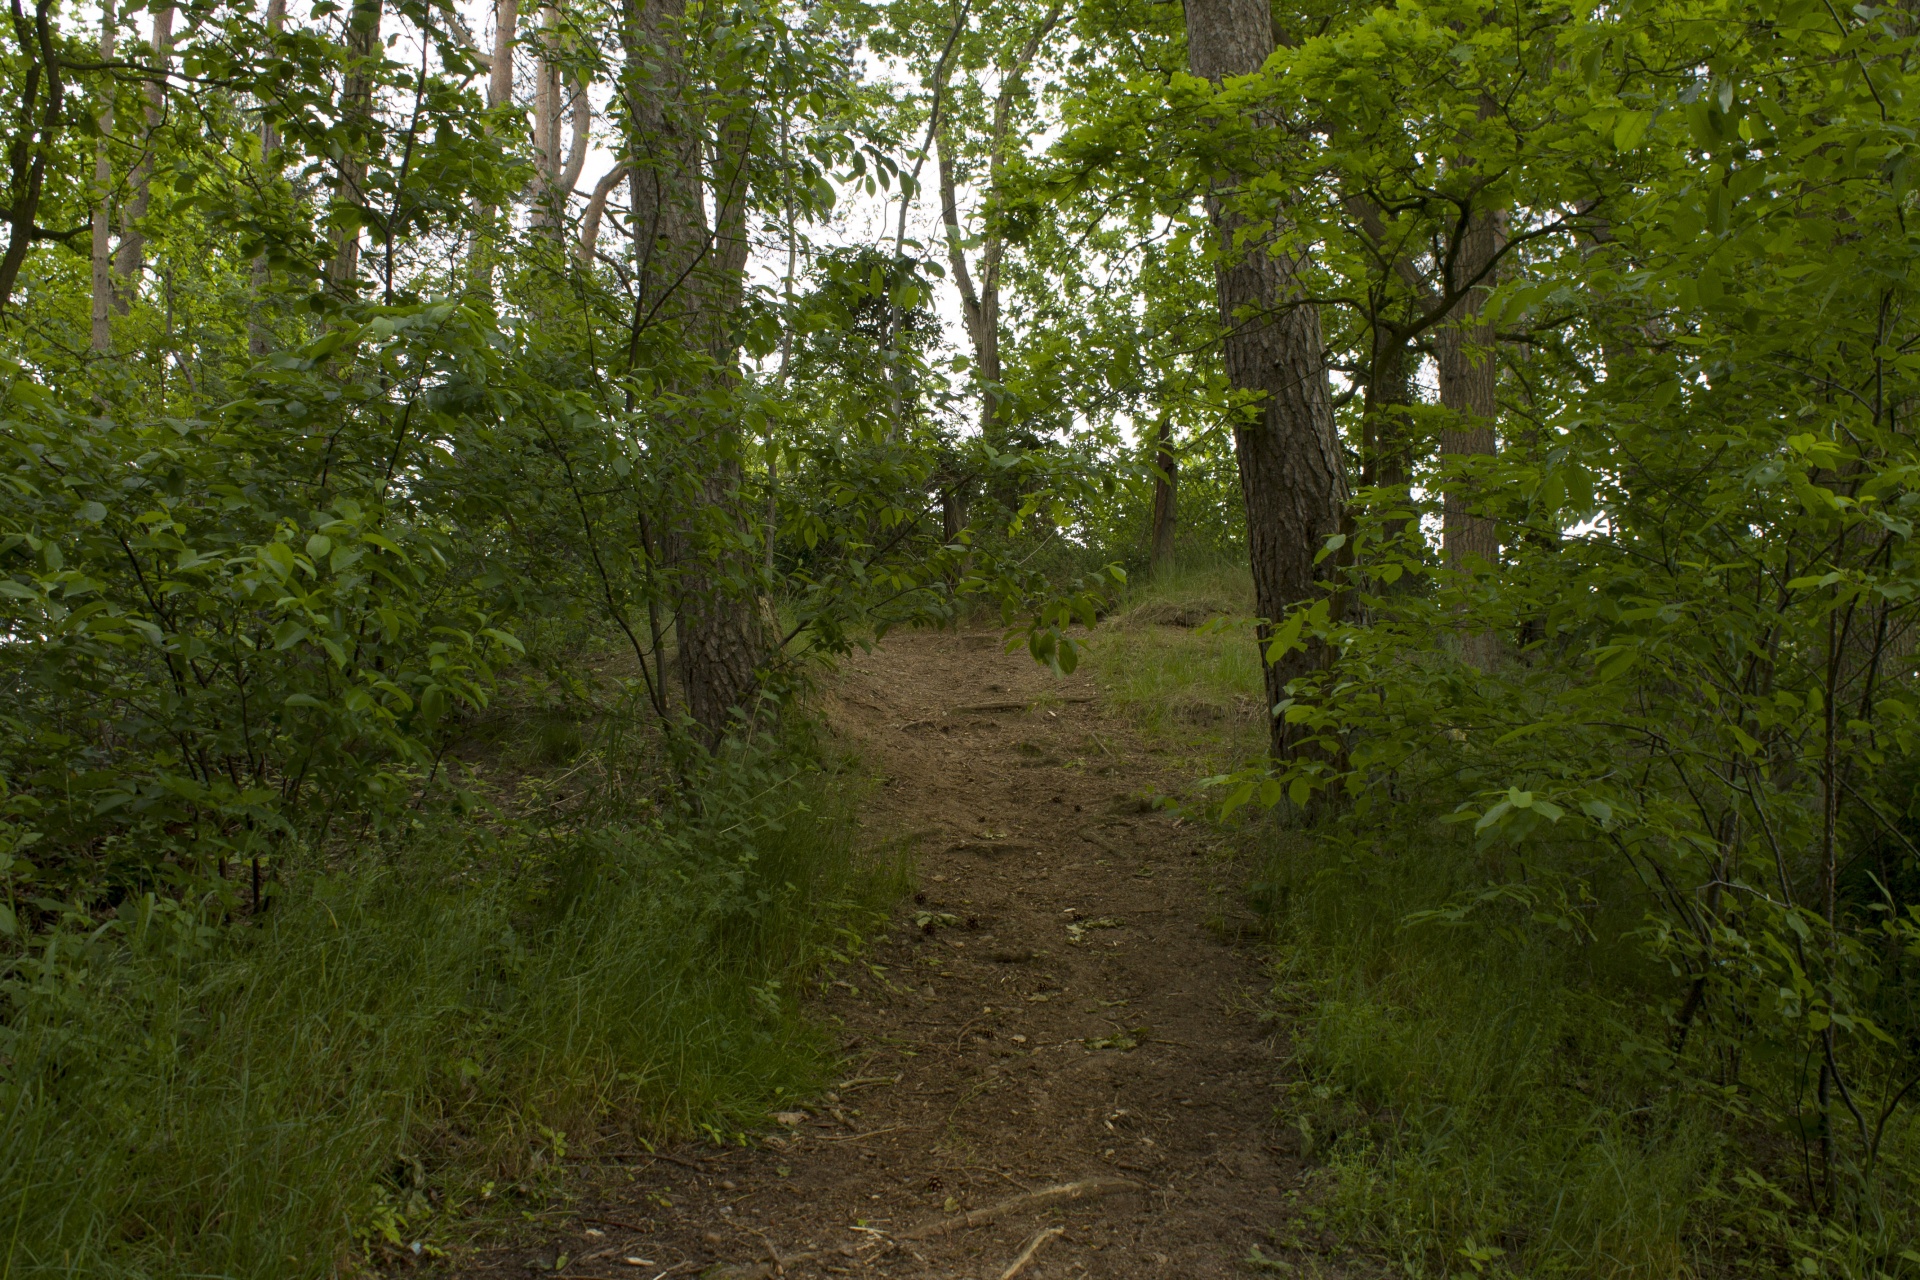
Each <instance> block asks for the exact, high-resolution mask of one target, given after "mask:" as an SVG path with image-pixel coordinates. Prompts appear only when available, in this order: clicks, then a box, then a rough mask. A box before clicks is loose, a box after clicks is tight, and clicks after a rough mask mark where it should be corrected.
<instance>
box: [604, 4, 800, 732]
mask: <svg viewBox="0 0 1920 1280" xmlns="http://www.w3.org/2000/svg"><path fill="white" fill-rule="evenodd" d="M629 6H630V7H629V10H628V20H627V21H626V22H625V23H624V24H623V39H624V40H625V41H626V42H627V68H626V74H625V80H626V84H625V86H624V90H625V92H626V94H627V98H628V116H629V119H630V121H631V124H632V128H633V130H634V136H633V137H632V138H631V139H630V142H629V148H628V150H629V160H628V165H629V174H628V189H629V192H630V194H631V197H632V200H633V214H632V219H631V221H632V225H633V232H634V236H635V241H636V244H635V250H636V256H637V257H638V258H639V264H638V265H639V278H640V279H639V291H638V294H637V296H636V298H635V303H634V314H635V320H634V327H633V333H632V335H631V338H630V346H629V361H630V363H631V362H633V361H635V360H636V359H637V356H638V353H639V350H640V345H641V342H642V338H643V334H642V326H643V323H649V322H648V321H646V320H645V318H646V317H653V318H654V319H653V320H652V321H651V322H650V323H653V324H663V325H665V326H667V333H668V335H670V336H669V338H668V339H667V340H668V341H669V342H672V341H673V340H674V339H677V340H678V342H677V345H679V346H681V347H683V348H690V349H692V350H695V351H699V352H701V353H702V354H703V355H705V356H706V357H707V358H708V359H709V361H710V367H711V370H712V372H710V373H708V374H704V375H691V376H696V377H703V378H710V379H712V380H714V381H717V382H719V383H721V384H722V385H731V384H732V383H733V382H734V381H735V380H736V379H737V376H738V375H737V372H736V371H735V364H736V360H737V356H736V353H735V351H734V350H733V345H732V337H731V333H730V320H731V318H732V315H733V313H734V312H735V311H736V310H737V309H738V307H739V306H740V301H741V294H742V289H743V286H744V274H745V269H746V258H747V238H746V182H747V176H748V175H747V162H748V158H749V155H750V153H751V150H752V145H753V136H752V128H751V115H750V112H749V110H748V104H747V103H745V102H744V101H728V102H720V103H718V104H716V105H717V109H718V110H719V111H720V112H721V113H722V114H721V116H720V119H719V127H718V128H717V129H716V130H715V137H716V139H717V142H716V145H715V147H714V152H715V162H714V165H713V172H712V173H711V175H709V174H708V173H707V171H706V166H705V164H704V163H703V160H704V154H703V153H704V151H705V136H704V130H703V129H702V128H701V124H702V122H701V121H698V120H693V119H689V118H688V117H687V114H686V111H685V109H684V106H683V104H684V102H685V100H686V97H687V95H686V94H685V92H684V86H685V77H686V71H685V59H684V56H683V46H682V41H683V40H684V38H685V36H684V32H683V30H682V21H683V8H682V4H681V0H629ZM709 179H710V180H709ZM709 199H710V200H711V202H712V205H713V208H714V210H715V221H714V224H713V225H712V226H711V227H709V225H708V223H707V213H706V209H707V203H708V200H709ZM686 390H688V391H690V392H692V391H697V390H698V388H697V387H692V386H689V387H687V388H686ZM688 400H689V401H690V402H691V401H695V400H697V396H693V395H689V396H688ZM690 412H693V413H699V412H700V410H698V409H693V410H690ZM675 425H676V426H677V428H678V429H679V430H680V431H681V433H682V436H683V439H682V440H681V441H679V442H678V448H679V456H680V457H681V458H683V459H684V463H683V465H684V466H685V467H686V469H687V470H686V474H684V475H681V476H678V477H670V480H677V481H678V482H679V483H678V484H675V485H673V486H672V491H673V492H674V493H675V494H676V501H675V505H676V506H677V507H678V508H679V509H678V510H676V511H675V512H674V513H673V519H672V522H671V531H670V533H669V536H668V537H667V539H666V542H667V547H666V550H665V554H666V558H667V560H668V561H669V563H670V564H671V566H672V568H673V570H674V585H673V603H674V608H675V635H676V638H677V640H678V642H679V668H680V681H681V686H682V688H683V689H684V690H685V693H686V699H687V711H688V714H689V715H691V716H692V717H693V720H694V722H695V723H696V724H697V725H698V726H699V728H700V731H701V733H702V736H703V737H704V738H705V740H706V742H707V745H708V746H709V747H712V746H715V745H717V744H718V743H719V741H720V740H721V739H722V737H724V736H725V735H726V734H727V732H728V731H729V730H730V729H731V728H732V727H733V726H734V725H735V724H736V723H737V720H736V714H735V713H736V712H742V713H750V712H751V710H752V704H753V702H754V700H755V697H756V694H757V692H758V688H759V675H758V668H759V666H760V664H761V662H762V661H763V660H764V659H765V657H766V654H767V650H768V647H769V638H768V636H767V635H766V629H765V626H764V624H763V615H762V612H761V610H760V608H759V600H758V592H757V590H756V581H755V580H756V574H757V565H756V564H755V557H754V556H753V555H752V553H751V551H750V550H749V549H750V548H752V547H753V546H754V545H755V539H754V538H753V536H752V533H751V530H750V524H751V520H750V517H749V513H748V511H747V510H746V506H745V500H744V495H743V492H742V488H743V486H742V477H743V467H742V458H741V449H742V442H741V436H740V431H739V427H738V424H737V422H736V421H735V419H734V418H733V417H732V416H731V415H728V414H721V415H718V416H716V417H704V416H703V417H702V418H701V419H700V420H698V421H683V422H680V423H677V424H675Z"/></svg>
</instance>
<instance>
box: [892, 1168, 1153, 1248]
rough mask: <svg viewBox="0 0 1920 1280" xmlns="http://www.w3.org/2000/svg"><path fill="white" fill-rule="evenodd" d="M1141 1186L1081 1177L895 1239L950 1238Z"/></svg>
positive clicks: (926, 1225) (936, 1221)
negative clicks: (1007, 1219) (1019, 1216)
mask: <svg viewBox="0 0 1920 1280" xmlns="http://www.w3.org/2000/svg"><path fill="white" fill-rule="evenodd" d="M1142 1185H1143V1184H1141V1183H1139V1182H1136V1181H1134V1180H1133V1179H1132V1178H1083V1179H1081V1180H1080V1181H1078V1182H1063V1183H1060V1184H1058V1185H1056V1186H1051V1187H1042V1188H1040V1190H1038V1191H1029V1192H1027V1193H1026V1194H1025V1195H1019V1196H1013V1197H1011V1198H1009V1199H1006V1200H1002V1201H1000V1202H999V1203H998V1204H990V1205H988V1206H987V1207H986V1208H984V1209H975V1210H973V1211H972V1212H970V1213H963V1214H961V1215H959V1216H958V1217H953V1218H936V1219H934V1220H933V1221H932V1222H926V1223H922V1224H921V1225H920V1226H917V1227H915V1228H913V1230H911V1231H907V1232H903V1233H902V1234H901V1236H900V1237H899V1238H900V1239H902V1240H931V1239H933V1238H934V1237H935V1236H944V1235H950V1234H952V1233H953V1232H955V1231H963V1230H966V1229H967V1228H969V1227H984V1226H986V1225H988V1224H989V1223H992V1222H997V1221H998V1220H999V1219H1001V1218H1004V1217H1006V1216H1007V1215H1008V1214H1010V1213H1024V1212H1027V1211H1029V1210H1032V1209H1045V1208H1047V1207H1049V1206H1051V1205H1056V1204H1064V1203H1067V1202H1070V1201H1075V1200H1097V1199H1099V1198H1100V1197H1102V1196H1110V1195H1116V1194H1118V1193H1120V1192H1124V1191H1139V1190H1141V1189H1142Z"/></svg>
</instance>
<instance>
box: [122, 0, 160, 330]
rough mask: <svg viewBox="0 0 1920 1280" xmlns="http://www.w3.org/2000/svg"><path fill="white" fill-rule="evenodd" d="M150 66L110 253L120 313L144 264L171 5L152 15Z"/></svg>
mask: <svg viewBox="0 0 1920 1280" xmlns="http://www.w3.org/2000/svg"><path fill="white" fill-rule="evenodd" d="M151 48H152V52H153V69H154V74H155V76H156V79H154V80H149V81H148V82H147V123H146V128H144V129H143V130H141V133H140V159H139V160H138V161H136V162H135V163H134V166H133V172H132V173H131V174H130V175H129V180H128V184H127V185H128V186H129V187H130V188H131V190H130V191H129V192H128V195H127V203H126V205H125V207H123V208H122V209H121V210H120V248H119V250H118V251H117V252H116V253H115V254H114V261H113V269H114V274H115V275H116V276H118V277H119V287H118V288H117V290H116V292H115V298H114V305H115V307H116V308H117V309H118V310H119V312H120V314H121V315H125V314H127V311H128V310H129V309H130V308H131V307H132V305H133V299H132V296H131V295H132V294H133V293H134V292H137V291H138V290H139V288H140V273H141V272H142V271H144V270H145V269H146V265H147V236H146V232H145V231H144V230H142V229H141V226H140V224H141V223H142V222H144V221H145V220H146V217H147V204H148V202H149V201H150V199H151V197H152V187H153V133H154V130H156V129H158V128H159V127H160V122H161V120H163V119H165V117H166V103H167V97H166V87H165V80H164V78H163V77H165V75H166V74H167V71H168V69H169V68H170V67H171V66H172V63H173V6H172V5H168V6H167V7H166V8H164V9H161V10H160V11H159V12H157V13H155V14H154V15H153V43H152V45H151Z"/></svg>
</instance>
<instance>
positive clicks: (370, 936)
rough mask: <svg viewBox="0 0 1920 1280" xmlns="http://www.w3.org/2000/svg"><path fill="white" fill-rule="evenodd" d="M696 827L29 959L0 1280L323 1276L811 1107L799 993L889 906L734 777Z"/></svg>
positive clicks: (482, 852) (363, 859)
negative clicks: (516, 1201)
mask: <svg viewBox="0 0 1920 1280" xmlns="http://www.w3.org/2000/svg"><path fill="white" fill-rule="evenodd" d="M699 798H700V804H699V806H698V809H697V811H696V810H695V809H694V808H693V807H691V806H683V807H681V808H679V809H677V810H676V809H673V808H672V807H669V809H668V810H667V811H666V812H664V813H650V812H648V811H646V810H644V809H640V808H635V807H631V806H612V807H613V808H625V812H613V811H609V806H606V805H599V806H596V807H593V808H590V809H588V810H585V811H581V812H577V813H575V814H572V815H570V816H569V821H568V823H567V824H566V825H565V826H555V827H549V828H545V829H543V828H541V827H540V826H536V825H534V824H533V823H530V822H523V823H515V824H509V825H505V826H502V827H496V828H493V829H486V828H481V827H478V826H476V825H475V824H473V823H472V822H471V821H461V820H458V819H457V818H455V817H453V816H451V815H450V816H448V817H446V818H434V819H426V820H423V821H422V823H421V824H420V825H419V826H418V828H417V829H416V830H415V831H413V832H412V834H411V835H410V836H409V837H408V838H406V839H405V840H402V841H396V842H392V843H390V844H388V845H386V846H383V847H381V848H378V849H368V850H365V851H363V852H362V853H361V854H359V855H357V856H355V857H353V858H351V859H348V860H347V861H345V862H344V863H342V864H340V865H337V866H335V867H332V868H330V869H329V870H328V871H327V872H325V873H324V874H322V873H316V874H312V875H309V876H307V877H304V878H302V879H300V880H299V881H298V882H297V883H295V884H294V885H293V886H291V887H290V889H289V890H288V891H287V892H285V893H283V894H281V895H280V896H279V897H278V898H277V899H275V900H274V901H273V903H272V906H271V908H270V909H269V910H268V911H266V912H264V913H263V914H262V915H260V916H258V917H257V918H255V920H254V921H253V922H252V923H250V924H241V925H235V924H232V923H226V924H221V925H219V927H215V921H214V920H213V919H212V914H211V913H212V910H213V908H212V907H209V908H208V909H206V910H202V909H199V908H197V907H195V906H194V905H192V904H185V905H183V904H179V903H174V902H169V901H167V900H166V899H164V898H156V897H154V896H151V895H146V896H142V897H140V898H138V899H130V900H128V901H125V902H122V903H121V904H120V905H119V908H118V911H117V913H116V914H115V915H114V916H113V917H112V918H111V919H109V920H107V921H106V922H105V923H104V924H102V923H97V922H89V921H84V920H82V919H80V918H78V917H76V918H75V920H74V921H73V923H72V924H71V925H70V926H69V927H67V928H65V929H61V930H57V931H55V932H52V933H50V934H48V935H46V936H45V937H44V938H42V939H41V940H40V941H39V942H38V943H37V944H36V945H35V946H34V947H33V948H32V949H31V950H30V951H28V952H26V953H24V954H22V955H19V956H17V957H16V959H15V962H14V964H13V965H12V968H11V973H10V974H9V976H8V978H7V981H6V985H5V996H6V999H7V1002H8V1006H7V1014H6V1018H5V1021H4V1024H0V1037H3V1038H0V1114H4V1121H3V1122H0V1242H3V1244H0V1276H4V1277H5V1280H15V1278H16V1277H18V1278H21V1280H24V1278H26V1277H37V1276H51V1275H56V1274H57V1275H81V1274H83V1275H89V1276H103V1277H105V1276H128V1277H132V1276H143V1277H144V1276H154V1277H167V1276H190V1275H191V1276H231V1277H263V1278H264V1277H292V1276H323V1275H333V1274H338V1273H339V1272H340V1271H341V1270H343V1269H352V1265H353V1263H354V1261H355V1259H365V1258H368V1257H369V1256H372V1255H375V1254H378V1253H380V1252H383V1251H395V1250H399V1251H406V1252H414V1251H415V1246H416V1242H418V1251H420V1252H426V1251H429V1250H431V1248H433V1247H434V1245H435V1241H436V1240H437V1239H439V1238H440V1237H441V1236H442V1235H443V1234H444V1233H445V1232H446V1231H448V1230H449V1229H450V1228H449V1224H450V1223H452V1222H454V1221H456V1220H457V1218H458V1216H459V1213H460V1211H461V1210H462V1209H463V1208H467V1207H472V1206H474V1205H478V1204H479V1203H480V1202H481V1200H482V1198H483V1197H485V1198H495V1197H500V1198H506V1199H511V1198H512V1197H513V1195H514V1194H515V1193H516V1192H518V1193H524V1194H535V1195H537V1194H543V1193H544V1191H545V1190H548V1189H551V1186H552V1185H553V1184H552V1182H551V1180H552V1179H553V1178H554V1176H555V1173H556V1169H557V1168H558V1167H559V1165H560V1164H561V1162H562V1161H563V1159H564V1158H565V1156H566V1155H567V1154H568V1152H569V1151H570V1150H572V1151H574V1152H575V1153H576V1154H577V1152H578V1150H579V1149H580V1148H582V1147H590V1146H591V1145H593V1143H594V1142H595V1141H596V1140H597V1139H600V1138H602V1137H607V1136H610V1135H611V1136H614V1137H615V1138H616V1140H619V1141H625V1142H630V1141H632V1140H634V1139H651V1140H658V1139H662V1138H672V1137H678V1136H686V1135H693V1134H699V1133H704V1134H707V1135H709V1136H714V1135H718V1136H720V1137H722V1138H725V1139H728V1140H732V1139H734V1138H736V1137H737V1136H739V1135H742V1134H744V1132H745V1131H747V1130H750V1129H752V1128H753V1127H754V1126H755V1125H756V1124H758V1123H759V1122H760V1121H761V1120H762V1119H763V1118H764V1116H765V1115H766V1113H767V1111H768V1110H769V1108H772V1107H774V1106H776V1105H777V1104H778V1103H779V1102H780V1101H781V1100H783V1099H789V1098H792V1097H793V1096H795V1095H797V1094H802V1093H804V1092H806V1091H807V1090H809V1089H811V1088H813V1087H814V1086H815V1085H816V1084H817V1083H818V1081H819V1080H820V1078H821V1075H822V1072H823V1071H825V1070H826V1069H827V1065H828V1062H829V1059H830V1056H831V1047H830V1046H829V1045H828V1044H826V1043H825V1042H824V1041H823V1039H822V1037H821V1036H820V1034H819V1033H818V1032H817V1030H816V1029H814V1028H813V1027H811V1026H809V1025H808V1024H807V1023H806V1022H805V1021H804V1020H803V1018H802V1017H801V1016H800V1014H799V1012H798V1011H797V1008H796V1001H795V996H796V994H797V993H798V992H799V990H800V989H801V988H802V987H803V986H804V984H805V983H806V982H807V981H808V979H809V976H810V975H811V974H812V973H813V972H814V971H815V969H816V967H817V966H818V965H819V964H820V963H822V962H823V961H831V960H832V959H833V958H835V957H836V956H838V957H841V958H844V957H845V956H846V955H847V954H848V953H849V952H850V951H852V950H853V949H854V948H856V947H857V946H858V945H859V939H860V937H861V935H862V933H863V931H864V930H866V929H867V928H869V927H871V925H872V924H873V923H874V922H875V921H876V920H877V919H878V913H879V912H880V911H882V910H883V909H884V906H885V904H886V903H887V902H888V901H889V900H890V897H891V895H892V893H894V892H895V891H896V889H897V887H898V877H897V875H896V874H895V873H894V872H893V870H892V869H890V868H887V867H884V866H879V867H876V866H869V865H862V864H861V863H860V862H859V861H857V860H856V859H855V857H854V856H853V854H852V852H851V849H852V843H851V839H850V830H851V824H850V820H849V817H848V807H847V800H846V797H845V794H844V791H843V789H842V788H841V786H840V785H839V784H838V783H836V782H834V781H833V780H832V779H830V778H828V777H826V776H825V775H823V774H821V773H820V772H819V771H817V770H807V769H800V768H798V767H796V766H793V765H791V764H789V765H785V766H780V765H777V764H776V763H775V762H774V761H773V760H771V759H769V758H766V757H764V756H763V755H762V754H759V753H753V752H743V753H740V754H739V755H738V756H737V757H735V758H730V759H727V760H723V761H721V762H718V763H717V764H716V766H715V767H714V769H713V770H712V772H711V773H710V774H709V776H708V777H707V778H706V779H705V780H704V782H703V783H702V785H701V787H700V789H699ZM621 1130H624V1131H625V1132H626V1134H627V1135H628V1136H627V1137H625V1138H620V1137H619V1135H618V1131H621Z"/></svg>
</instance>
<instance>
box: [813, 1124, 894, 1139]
mask: <svg viewBox="0 0 1920 1280" xmlns="http://www.w3.org/2000/svg"><path fill="white" fill-rule="evenodd" d="M914 1127H915V1126H913V1125H910V1124H890V1125H888V1126H887V1127H886V1128H884V1129H869V1130H868V1131H867V1132H865V1133H823V1134H821V1135H819V1141H821V1142H861V1141H864V1140H865V1139H867V1138H877V1137H879V1136H880V1135H881V1134H883V1133H897V1132H899V1131H900V1130H902V1129H912V1128H914Z"/></svg>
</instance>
